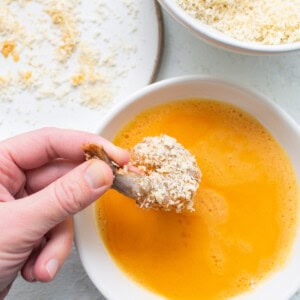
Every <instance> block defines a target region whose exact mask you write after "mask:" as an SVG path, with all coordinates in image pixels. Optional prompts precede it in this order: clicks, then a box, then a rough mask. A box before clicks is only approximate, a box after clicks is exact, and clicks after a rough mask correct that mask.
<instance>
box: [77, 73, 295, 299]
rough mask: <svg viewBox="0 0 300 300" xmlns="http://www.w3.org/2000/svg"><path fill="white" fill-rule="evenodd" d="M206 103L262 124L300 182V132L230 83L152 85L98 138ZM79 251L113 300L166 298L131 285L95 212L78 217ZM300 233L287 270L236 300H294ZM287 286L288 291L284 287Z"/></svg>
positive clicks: (116, 113) (118, 111) (188, 80)
mask: <svg viewBox="0 0 300 300" xmlns="http://www.w3.org/2000/svg"><path fill="white" fill-rule="evenodd" d="M188 98H202V99H203V98H206V99H213V100H220V101H224V102H227V103H229V104H233V105H235V106H238V107H240V108H241V109H243V110H245V111H247V112H248V113H250V114H251V115H253V116H254V117H256V119H258V120H259V121H260V122H261V123H262V124H263V125H264V126H265V127H266V128H267V129H268V130H269V131H270V132H271V133H272V134H273V136H274V137H275V138H276V139H277V141H278V142H279V143H280V144H281V145H282V146H283V147H284V148H285V150H286V152H287V153H288V155H289V157H290V159H291V161H292V164H293V166H294V169H295V172H296V175H297V178H298V182H300V156H299V153H300V130H299V128H298V126H297V124H296V123H295V122H294V121H293V120H292V119H291V118H290V117H289V116H288V115H287V114H286V113H285V112H283V111H282V110H281V109H280V108H278V107H277V106H276V105H274V104H273V103H272V102H270V101H268V100H266V99H265V98H264V97H263V96H260V95H257V94H254V93H253V92H251V91H249V90H247V89H244V88H240V87H237V86H235V85H232V84H229V83H227V82H224V81H221V80H217V79H212V78H201V77H185V78H175V79H170V80H166V81H162V82H158V83H156V84H153V85H150V86H148V87H146V88H144V89H142V90H141V91H139V92H137V93H135V94H134V95H133V96H131V97H130V98H128V99H127V100H126V101H124V103H123V104H122V105H121V106H117V107H115V108H114V109H113V110H112V111H111V113H110V114H109V115H108V116H107V117H106V119H104V120H103V122H102V125H101V128H100V129H99V130H98V133H99V134H100V135H102V136H104V137H106V138H108V139H112V138H113V137H114V135H115V134H116V132H117V131H118V130H119V129H120V128H121V127H122V126H123V125H124V124H125V123H127V122H128V121H129V120H130V119H132V118H133V117H134V116H135V115H136V114H137V113H139V112H141V111H142V110H144V109H146V108H149V107H151V106H155V105H158V104H161V103H164V102H167V101H172V100H177V99H188ZM75 236H76V246H77V249H78V252H79V255H80V258H81V260H82V263H83V266H84V267H85V269H86V271H87V273H88V275H89V277H90V278H91V280H92V281H93V282H94V284H95V285H96V287H97V288H98V289H99V290H100V291H101V292H102V293H103V294H104V295H105V296H106V297H107V298H108V299H145V300H148V299H161V298H160V297H159V296H157V295H154V294H153V293H151V292H149V291H147V290H145V289H144V288H142V287H140V286H138V285H137V284H135V283H134V282H133V281H131V280H130V279H129V278H128V277H127V276H126V275H125V274H124V273H123V272H122V271H121V270H120V269H119V268H118V267H117V266H116V264H115V263H114V261H113V260H112V258H111V257H110V255H109V253H108V251H107V250H106V248H105V246H104V244H103V241H102V240H101V238H100V235H99V233H98V230H97V226H96V220H95V214H94V207H93V206H90V207H88V208H87V209H86V210H84V211H83V212H81V213H80V214H78V215H77V216H76V217H75ZM299 265H300V234H299V233H297V237H296V240H295V244H294V247H293V251H292V255H291V256H290V258H289V260H288V262H287V264H286V266H285V267H284V268H283V269H282V270H280V271H279V272H277V273H276V274H274V275H273V276H271V277H270V278H269V279H268V280H266V281H264V282H262V283H261V284H260V285H259V286H258V287H257V288H256V289H255V290H254V291H251V292H249V293H246V294H243V295H241V296H238V297H236V299H244V300H246V299H273V300H276V299H288V298H289V297H290V296H291V295H292V294H293V293H294V292H295V291H296V289H297V288H298V286H299V283H300V276H299V268H298V266H299ZM283 287H284V288H283Z"/></svg>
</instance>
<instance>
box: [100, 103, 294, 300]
mask: <svg viewBox="0 0 300 300" xmlns="http://www.w3.org/2000/svg"><path fill="white" fill-rule="evenodd" d="M162 133H164V134H168V135H170V136H173V137H175V138H176V139H177V140H178V141H179V142H180V143H181V144H183V145H184V146H185V147H186V148H187V149H189V150H190V152H191V153H192V154H193V155H195V157H196V159H197V162H198V164H199V166H200V168H201V170H202V172H203V178H202V182H201V184H200V188H199V190H198V193H197V196H196V199H195V209H196V211H195V212H193V213H189V212H186V213H183V214H176V213H173V212H160V211H153V210H143V209H141V208H138V207H137V206H136V205H135V203H134V201H133V200H131V199H128V198H126V197H124V196H122V195H120V194H118V193H117V192H115V191H109V192H108V193H106V194H105V195H104V196H103V197H102V198H101V199H99V200H98V201H97V204H96V214H97V220H98V225H99V230H100V233H101V235H102V236H103V239H104V241H105V244H106V247H107V249H108V251H109V252H110V254H111V255H112V257H113V258H114V260H115V261H116V263H117V264H118V265H119V266H120V268H121V269H123V271H124V272H126V273H127V274H128V276H130V277H131V278H132V279H133V280H135V281H136V282H138V283H139V284H141V285H142V286H144V287H146V288H148V289H150V290H151V291H153V292H155V293H157V294H159V295H162V296H164V297H166V298H168V299H178V300H179V299H180V300H183V299H184V300H192V299H195V300H203V299H204V300H210V299H226V298H228V297H231V296H235V295H237V294H240V293H242V292H245V291H247V290H249V289H251V288H253V287H254V286H255V285H256V284H258V283H259V281H261V280H262V279H264V278H266V277H267V276H268V275H269V274H270V273H272V272H274V271H275V270H277V269H278V268H280V267H281V266H282V264H283V263H284V262H285V261H286V259H287V256H288V254H289V252H290V249H291V246H292V243H293V240H294V237H295V232H296V226H297V215H298V202H299V190H298V185H297V179H296V175H295V173H294V171H293V168H292V166H291V163H290V161H289V159H288V157H287V155H286V153H285V152H284V150H283V149H282V148H281V147H280V145H279V144H278V143H277V142H276V140H275V139H274V138H273V137H272V136H271V135H270V133H269V132H268V131H267V130H266V129H265V128H263V127H262V125H261V124H260V123H258V122H257V121H256V120H255V119H254V118H252V117H251V116H249V115H248V114H246V113H245V112H243V111H241V110H239V109H237V108H235V107H233V106H230V105H227V104H224V103H220V102H217V101H207V100H201V101H199V100H186V101H178V102H172V103H169V104H165V105H161V106H158V107H155V108H152V109H149V110H147V111H145V112H143V113H141V114H139V115H138V116H136V117H135V118H134V119H133V120H132V121H131V122H130V123H129V124H128V125H126V126H125V127H124V128H123V129H122V130H121V131H120V132H119V133H118V134H117V136H116V137H115V139H114V142H115V143H116V144H118V145H120V146H122V147H124V148H127V149H130V148H131V147H132V146H133V145H135V144H136V143H138V142H140V141H141V139H142V138H143V137H145V136H154V135H160V134H162ZM99 268H101V266H99ZM116 286H117V283H116Z"/></svg>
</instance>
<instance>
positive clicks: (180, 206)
mask: <svg viewBox="0 0 300 300" xmlns="http://www.w3.org/2000/svg"><path fill="white" fill-rule="evenodd" d="M130 153H131V159H130V165H131V166H134V167H137V168H139V169H140V170H141V171H142V172H144V175H145V176H140V177H139V178H138V182H139V184H140V185H141V186H145V187H147V186H148V185H149V182H150V185H151V189H150V191H149V193H148V194H147V195H146V196H144V197H142V198H141V199H139V200H138V201H137V204H138V205H139V206H140V207H142V208H158V209H163V210H166V211H168V210H175V211H176V212H181V211H182V210H184V209H187V210H190V211H193V210H194V208H193V205H194V197H195V195H196V192H197V189H198V187H199V182H200V180H201V176H202V174H201V171H200V169H199V167H198V165H197V162H196V159H195V157H194V156H193V155H192V154H191V153H190V152H189V151H188V150H187V149H185V148H184V147H183V146H182V145H181V144H179V143H178V142H177V141H176V139H174V138H172V137H170V136H168V135H161V136H157V137H145V138H144V139H143V140H142V141H141V142H140V143H138V144H136V145H135V146H134V147H133V148H132V150H131V152H130Z"/></svg>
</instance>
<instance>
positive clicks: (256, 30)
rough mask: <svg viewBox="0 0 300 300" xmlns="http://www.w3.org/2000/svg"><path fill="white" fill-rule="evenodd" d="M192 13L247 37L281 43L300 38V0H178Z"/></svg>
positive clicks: (232, 34)
mask: <svg viewBox="0 0 300 300" xmlns="http://www.w3.org/2000/svg"><path fill="white" fill-rule="evenodd" d="M176 1H177V3H178V4H179V5H180V6H181V7H182V8H183V9H184V10H185V11H187V12H188V13H189V14H190V15H191V16H193V17H195V18H196V19H199V20H200V21H202V22H203V23H205V24H207V25H210V26H212V27H213V28H215V29H217V30H219V31H221V32H223V33H224V34H226V35H228V36H230V37H232V38H234V39H237V40H240V41H243V42H254V43H260V44H265V45H277V44H286V43H294V42H299V41H300V1H299V0H285V1H282V0H272V1H268V0H176Z"/></svg>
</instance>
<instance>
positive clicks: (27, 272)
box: [21, 218, 73, 282]
mask: <svg viewBox="0 0 300 300" xmlns="http://www.w3.org/2000/svg"><path fill="white" fill-rule="evenodd" d="M72 244H73V224H72V219H71V218H69V219H67V220H66V221H64V222H62V223H60V224H58V225H57V226H56V227H54V228H53V229H52V230H51V231H50V232H49V233H48V234H47V241H46V243H45V244H44V245H43V246H42V247H39V248H38V249H36V250H35V251H34V252H33V253H32V255H31V256H30V257H29V259H28V260H27V262H26V264H25V265H24V267H23V269H22V272H21V274H22V276H23V278H24V279H25V280H27V281H30V282H32V281H42V282H48V281H51V280H52V279H53V278H54V277H55V276H56V274H57V272H58V271H59V270H60V268H61V266H62V265H63V263H64V261H65V260H66V258H67V257H68V256H69V254H70V252H71V249H72Z"/></svg>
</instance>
